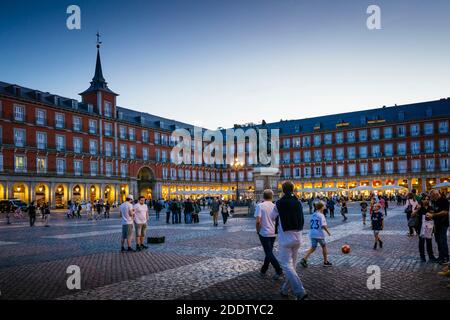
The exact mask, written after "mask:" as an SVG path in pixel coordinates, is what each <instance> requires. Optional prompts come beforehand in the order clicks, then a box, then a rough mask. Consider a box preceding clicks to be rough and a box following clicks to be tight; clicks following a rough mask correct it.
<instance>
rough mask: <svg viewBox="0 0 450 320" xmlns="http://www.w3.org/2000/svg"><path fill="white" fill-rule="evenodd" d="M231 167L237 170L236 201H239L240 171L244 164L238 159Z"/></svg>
mask: <svg viewBox="0 0 450 320" xmlns="http://www.w3.org/2000/svg"><path fill="white" fill-rule="evenodd" d="M231 166H232V167H233V168H234V169H235V170H236V201H239V170H240V169H241V168H242V167H244V163H242V162H240V161H239V159H238V158H236V159H234V161H233V164H232V165H231Z"/></svg>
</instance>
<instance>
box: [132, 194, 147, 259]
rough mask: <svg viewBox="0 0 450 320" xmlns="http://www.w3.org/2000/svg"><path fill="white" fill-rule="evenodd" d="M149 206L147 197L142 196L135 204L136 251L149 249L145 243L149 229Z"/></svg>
mask: <svg viewBox="0 0 450 320" xmlns="http://www.w3.org/2000/svg"><path fill="white" fill-rule="evenodd" d="M147 221H148V206H147V204H146V203H145V197H144V196H140V197H139V202H138V203H136V204H135V205H134V228H135V230H136V251H141V250H142V249H147V248H148V247H147V246H146V245H144V237H145V231H146V230H147Z"/></svg>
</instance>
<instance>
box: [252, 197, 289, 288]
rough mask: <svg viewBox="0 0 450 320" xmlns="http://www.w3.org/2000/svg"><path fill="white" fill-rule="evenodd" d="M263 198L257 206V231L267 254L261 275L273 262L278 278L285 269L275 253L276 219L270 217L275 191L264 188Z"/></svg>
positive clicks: (276, 277) (276, 278)
mask: <svg viewBox="0 0 450 320" xmlns="http://www.w3.org/2000/svg"><path fill="white" fill-rule="evenodd" d="M263 198H264V201H263V202H261V203H258V204H257V205H256V208H255V218H256V232H257V233H258V236H259V241H261V245H262V247H263V249H264V254H265V258H264V264H263V265H262V267H261V271H260V275H261V277H264V276H265V275H266V272H267V270H268V269H269V265H270V264H272V266H273V267H274V269H275V272H276V273H275V275H274V277H273V278H274V279H275V280H278V279H279V278H280V276H281V275H282V274H283V270H282V269H281V267H280V263H279V262H278V260H277V258H275V255H274V254H273V245H274V243H275V239H276V236H277V235H276V231H275V221H274V220H272V219H271V218H270V213H271V212H272V210H273V207H275V204H273V202H272V199H273V191H272V190H270V189H266V190H264V193H263Z"/></svg>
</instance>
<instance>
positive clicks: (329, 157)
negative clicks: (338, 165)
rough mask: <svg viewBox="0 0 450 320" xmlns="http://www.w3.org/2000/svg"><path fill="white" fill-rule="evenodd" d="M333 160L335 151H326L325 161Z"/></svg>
mask: <svg viewBox="0 0 450 320" xmlns="http://www.w3.org/2000/svg"><path fill="white" fill-rule="evenodd" d="M331 160H333V149H325V161H331Z"/></svg>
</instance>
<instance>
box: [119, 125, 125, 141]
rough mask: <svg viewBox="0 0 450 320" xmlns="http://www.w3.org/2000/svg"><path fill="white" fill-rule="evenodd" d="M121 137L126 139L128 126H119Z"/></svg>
mask: <svg viewBox="0 0 450 320" xmlns="http://www.w3.org/2000/svg"><path fill="white" fill-rule="evenodd" d="M119 138H120V139H126V138H127V128H126V127H124V126H119Z"/></svg>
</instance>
